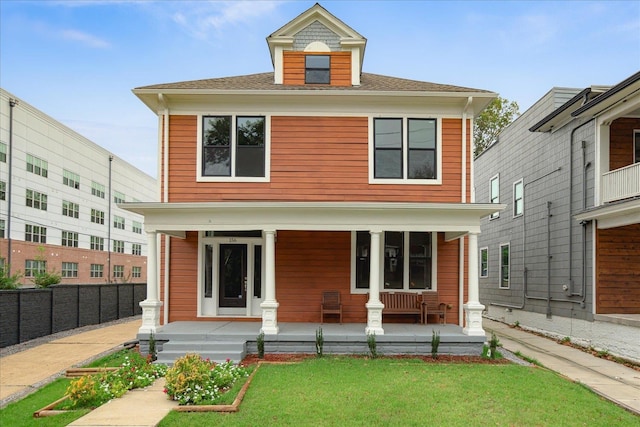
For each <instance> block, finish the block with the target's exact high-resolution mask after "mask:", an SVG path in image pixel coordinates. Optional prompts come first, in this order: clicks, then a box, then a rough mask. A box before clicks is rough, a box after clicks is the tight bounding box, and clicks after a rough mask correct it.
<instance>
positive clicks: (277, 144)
mask: <svg viewBox="0 0 640 427" xmlns="http://www.w3.org/2000/svg"><path fill="white" fill-rule="evenodd" d="M170 124H171V126H170V132H169V133H170V140H169V141H170V142H169V172H170V184H169V201H171V202H190V201H225V200H235V201H240V200H264V201H355V202H357V201H398V202H399V201H403V202H407V201H409V202H410V201H414V202H447V203H457V202H460V200H461V185H462V178H461V169H462V161H461V157H462V147H461V139H462V122H461V120H459V119H444V120H443V121H442V127H443V129H442V134H443V146H442V151H443V152H442V168H443V170H444V171H443V173H442V177H443V178H442V185H387V184H369V175H368V167H369V166H368V120H367V118H365V117H280V116H278V117H272V120H271V179H270V182H267V183H214V182H195V177H196V172H197V167H198V166H197V164H196V149H197V141H196V135H197V126H198V124H197V118H196V116H171V119H170ZM467 159H468V160H469V159H470V156H467ZM467 169H468V166H467ZM468 170H469V169H468ZM467 176H468V179H470V174H469V173H468V175H467ZM469 182H470V181H469ZM467 191H468V192H470V188H469V187H468V188H467Z"/></svg>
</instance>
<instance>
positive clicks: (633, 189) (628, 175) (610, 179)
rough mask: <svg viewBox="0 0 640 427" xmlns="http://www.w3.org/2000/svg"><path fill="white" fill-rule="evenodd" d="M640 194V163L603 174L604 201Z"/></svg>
mask: <svg viewBox="0 0 640 427" xmlns="http://www.w3.org/2000/svg"><path fill="white" fill-rule="evenodd" d="M635 196H640V163H635V164H633V165H629V166H625V167H623V168H620V169H616V170H613V171H610V172H607V173H605V174H603V175H602V203H609V202H614V201H616V200H622V199H628V198H630V197H635Z"/></svg>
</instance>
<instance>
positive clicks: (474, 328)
mask: <svg viewBox="0 0 640 427" xmlns="http://www.w3.org/2000/svg"><path fill="white" fill-rule="evenodd" d="M468 259H469V261H468V263H469V269H468V270H469V271H468V274H469V290H468V291H469V300H468V301H467V303H466V304H465V305H464V306H463V307H464V320H465V322H464V323H465V326H464V328H463V329H462V332H464V333H465V334H466V335H472V336H484V335H486V334H485V331H484V329H482V311H483V310H484V305H482V304H480V292H479V285H478V233H469V256H468Z"/></svg>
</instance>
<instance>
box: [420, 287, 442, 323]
mask: <svg viewBox="0 0 640 427" xmlns="http://www.w3.org/2000/svg"><path fill="white" fill-rule="evenodd" d="M422 305H423V306H424V312H423V317H424V323H427V317H428V316H432V315H433V316H436V317H437V318H438V322H439V323H440V324H443V325H444V324H445V323H446V316H447V303H444V302H441V301H440V299H439V297H438V293H437V292H433V291H425V292H423V293H422Z"/></svg>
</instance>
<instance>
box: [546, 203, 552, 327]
mask: <svg viewBox="0 0 640 427" xmlns="http://www.w3.org/2000/svg"><path fill="white" fill-rule="evenodd" d="M552 216H553V215H552V214H551V202H549V201H548V202H547V319H551V258H552V257H553V255H551V217H552Z"/></svg>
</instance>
